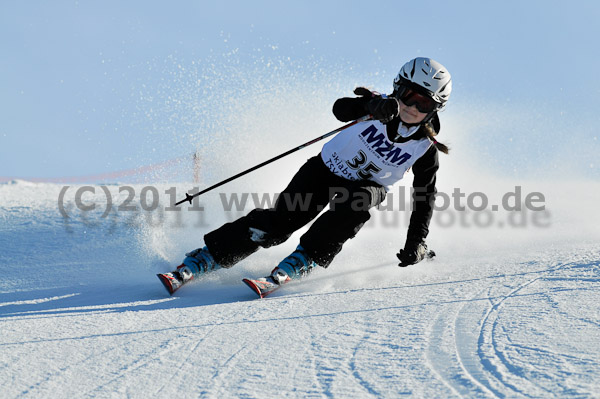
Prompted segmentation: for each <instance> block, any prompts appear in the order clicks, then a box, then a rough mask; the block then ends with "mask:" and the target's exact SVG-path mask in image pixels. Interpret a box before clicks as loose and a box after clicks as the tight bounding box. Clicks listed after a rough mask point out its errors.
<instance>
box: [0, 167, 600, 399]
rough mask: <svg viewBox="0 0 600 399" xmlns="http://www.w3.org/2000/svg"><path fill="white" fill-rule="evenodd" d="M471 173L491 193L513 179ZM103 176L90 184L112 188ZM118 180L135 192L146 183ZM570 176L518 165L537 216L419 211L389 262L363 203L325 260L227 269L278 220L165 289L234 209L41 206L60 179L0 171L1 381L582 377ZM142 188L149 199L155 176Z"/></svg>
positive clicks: (584, 392)
mask: <svg viewBox="0 0 600 399" xmlns="http://www.w3.org/2000/svg"><path fill="white" fill-rule="evenodd" d="M285 170H286V171H289V170H292V169H285ZM446 180H450V179H446ZM488 182H489V180H488ZM489 183H490V184H489V187H483V188H481V187H479V190H480V191H485V193H486V194H488V195H489V196H490V200H491V201H493V200H497V199H498V198H499V197H498V195H500V194H501V193H503V192H506V191H507V190H510V189H513V188H514V187H512V186H511V184H512V183H510V184H509V183H506V182H504V181H502V180H495V181H493V182H489ZM449 184H450V183H449ZM452 184H456V181H452ZM461 184H462V185H461V186H460V187H462V188H463V189H464V190H465V192H467V193H468V192H470V191H469V190H470V187H469V184H468V181H465V182H461ZM122 186H123V185H116V184H113V185H107V186H104V187H105V188H106V189H107V190H108V192H110V193H111V199H112V202H113V205H114V207H117V206H118V205H123V203H124V201H125V200H126V199H127V196H128V192H127V191H125V190H124V191H122V192H119V189H120V187H122ZM188 186H189V184H182V185H176V186H175V187H176V188H177V190H178V194H177V196H178V197H180V196H181V193H183V192H184V191H185V190H186V189H187V188H188ZM131 187H132V189H133V191H134V192H135V197H134V199H133V201H132V202H131V205H136V206H137V207H138V208H139V207H140V204H141V200H140V197H139V195H140V193H141V192H142V190H143V189H144V187H147V186H141V185H139V186H131ZM274 187H277V184H274ZM579 187H583V184H582V183H570V185H569V184H563V183H561V184H556V182H553V184H542V183H540V182H537V183H531V182H530V183H527V184H523V191H524V192H531V191H539V192H542V193H544V196H545V204H546V211H547V212H548V214H545V216H544V217H545V219H544V221H543V223H541V224H540V225H539V226H538V225H531V224H532V223H533V222H532V221H531V220H533V219H528V221H525V222H524V223H528V224H527V225H518V226H517V225H515V224H514V223H515V220H516V219H515V218H514V215H513V216H510V215H509V214H508V213H502V212H498V213H494V215H493V216H494V217H495V218H496V219H497V220H495V221H494V223H493V224H489V225H488V224H486V223H487V222H486V223H484V222H482V220H479V222H478V223H479V224H478V225H474V224H473V223H474V222H473V220H477V219H469V220H471V221H470V222H469V220H463V222H462V224H461V223H460V222H459V221H455V222H454V223H453V224H452V225H449V223H448V222H447V220H446V221H445V222H444V220H442V219H439V220H437V221H436V220H434V223H433V225H432V233H431V234H430V238H429V244H430V246H431V247H432V248H433V249H435V250H436V251H437V253H438V256H437V258H436V259H435V260H433V261H429V262H423V263H422V264H419V265H416V266H412V267H409V268H405V269H401V268H398V267H397V266H396V261H395V257H394V254H395V252H396V251H397V249H398V248H399V247H400V245H402V244H403V241H404V234H405V226H404V225H401V224H400V225H398V223H399V222H398V221H395V222H393V220H394V219H393V217H394V216H393V215H400V216H401V215H403V213H402V212H388V211H380V212H375V213H374V216H373V219H372V222H370V224H369V225H367V226H366V227H365V228H364V230H363V231H362V232H361V233H360V234H359V236H358V237H357V238H356V239H354V240H352V241H351V242H349V243H348V244H347V247H346V248H345V249H344V251H343V252H342V253H341V254H340V256H339V257H338V258H336V261H335V262H334V264H332V266H331V267H330V268H329V269H327V270H318V271H316V272H315V273H314V274H313V275H311V276H310V277H309V278H307V279H306V280H304V281H301V282H298V283H295V284H291V285H289V286H286V287H285V288H284V289H282V290H280V291H279V292H277V293H275V294H274V295H273V296H272V297H269V298H266V299H263V300H258V299H256V296H255V294H253V293H252V292H251V291H250V290H249V289H248V288H247V287H246V286H245V285H244V284H243V283H241V278H243V277H247V276H261V275H264V274H265V273H266V272H269V271H270V270H271V268H272V267H273V266H274V264H276V263H277V262H278V261H279V260H280V259H281V258H282V257H283V256H285V255H286V254H287V253H289V252H290V251H291V250H292V248H293V247H294V246H295V245H296V242H297V237H298V236H297V235H295V236H293V237H292V239H290V240H289V241H288V242H286V243H285V244H283V245H281V246H280V247H276V248H271V249H269V250H263V251H259V252H258V253H256V254H254V255H252V256H251V257H249V258H248V259H247V260H246V261H244V262H242V263H240V264H239V265H237V266H236V267H234V268H232V269H229V270H221V271H219V272H217V273H215V274H213V275H210V276H207V278H205V279H204V280H202V281H198V282H196V283H194V284H192V285H190V286H186V287H184V288H183V289H182V290H181V291H179V292H178V293H177V295H176V296H174V297H169V296H168V295H167V294H166V292H165V290H164V288H163V287H162V286H161V284H160V282H159V281H158V279H157V278H156V277H155V275H154V274H155V273H156V272H161V271H167V270H169V269H170V268H171V267H172V266H173V265H176V264H177V262H179V261H180V260H181V259H182V257H183V254H184V252H185V251H188V250H190V249H193V248H195V247H197V246H199V245H201V244H202V234H203V233H204V232H206V231H208V230H209V229H210V228H211V227H215V226H218V225H219V224H220V223H222V222H224V221H227V220H229V219H230V218H233V217H235V215H232V214H227V213H225V212H222V211H221V212H218V211H217V210H219V209H222V204H220V203H219V201H220V197H219V196H218V195H217V194H216V193H215V194H213V195H209V196H207V197H206V199H205V200H203V202H202V205H203V206H205V209H207V210H210V212H209V211H206V212H204V213H199V212H194V211H183V212H181V213H178V212H167V211H165V212H158V211H154V212H151V213H144V212H140V211H126V210H123V211H119V210H118V209H112V210H110V211H109V212H108V213H107V215H104V213H105V210H106V204H107V202H108V201H107V196H106V193H105V191H103V189H102V187H101V186H94V188H95V194H93V193H91V192H89V188H88V192H86V193H84V194H83V202H82V204H80V205H82V206H91V205H93V204H95V205H96V206H97V207H96V209H95V210H90V211H81V210H80V209H78V208H77V205H76V204H75V203H74V198H75V196H76V195H75V194H76V191H77V189H79V188H82V186H75V187H70V188H68V189H67V191H66V192H65V193H63V194H64V196H63V201H62V204H61V205H62V206H60V207H59V197H60V196H61V190H63V186H61V185H57V184H45V183H35V184H34V183H28V182H24V181H13V182H9V183H3V184H0V220H1V224H0V248H2V250H1V251H0V270H1V271H2V274H3V276H4V277H3V278H2V280H1V281H0V331H1V334H0V385H2V390H3V391H2V397H4V398H16V397H27V398H80V397H81V398H86V397H135V398H146V397H182V398H197V397H203V398H204V397H206V398H264V397H268V398H281V397H297V398H306V397H309V398H323V397H326V398H329V397H331V398H350V397H355V398H358V397H360V398H375V397H386V398H397V397H439V398H442V397H443V398H447V397H600V394H599V392H600V383H599V382H598V381H600V366H599V365H600V344H599V343H600V305H599V303H600V285H599V281H600V244H599V242H600V241H599V240H598V239H599V238H600V234H598V232H599V229H598V226H597V224H598V223H597V222H598V219H597V217H596V216H595V209H596V204H595V203H594V199H593V198H590V197H591V196H587V197H586V196H583V195H582V197H581V198H578V200H577V206H576V207H574V206H573V205H572V202H573V200H572V198H571V195H572V193H573V192H577V191H576V190H577V188H579ZM585 187H586V190H589V191H587V192H588V193H598V192H600V191H599V189H600V186H599V185H598V184H597V183H590V182H588V183H586V184H585ZM156 188H157V190H158V192H159V193H160V194H161V195H160V198H161V202H160V207H159V208H158V209H159V210H160V209H163V208H165V207H166V206H168V204H169V196H168V195H166V194H164V191H165V190H168V189H169V188H170V186H169V187H167V186H166V185H164V186H156ZM440 189H441V190H444V189H445V187H444V186H443V185H442V186H441V187H440ZM447 190H448V191H449V192H451V190H450V189H449V188H447ZM574 190H575V191H574ZM148 192H149V189H146V191H145V193H146V195H148ZM148 198H151V197H148ZM492 199H493V200H492ZM146 205H148V204H147V203H146ZM220 207H221V208H220ZM61 209H62V211H61ZM248 209H249V208H248ZM61 212H64V215H63V214H61ZM440 213H443V212H440ZM200 214H206V215H205V216H203V217H205V219H202V218H201V217H199V216H198V215H200ZM65 215H66V216H65ZM161 215H162V216H161ZM473 216H474V214H471V217H473ZM488 216H489V214H488ZM446 217H450V216H446ZM161 218H162V219H161ZM390 218H391V219H390ZM390 220H392V222H390ZM511 221H512V223H513V224H512V225H508V224H507V223H508V222H511ZM484 225H485V226H484Z"/></svg>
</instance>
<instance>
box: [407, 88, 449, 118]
mask: <svg viewBox="0 0 600 399" xmlns="http://www.w3.org/2000/svg"><path fill="white" fill-rule="evenodd" d="M398 100H400V101H402V102H403V103H404V105H406V106H407V107H410V106H413V105H416V106H417V109H418V110H419V112H421V113H423V114H428V113H430V112H433V111H435V110H437V109H439V108H440V106H441V104H439V103H438V102H436V101H435V100H434V99H433V98H431V97H429V96H426V95H423V94H421V93H419V92H418V91H416V90H414V89H411V88H410V87H406V88H405V89H404V91H403V92H402V94H401V95H400V96H398Z"/></svg>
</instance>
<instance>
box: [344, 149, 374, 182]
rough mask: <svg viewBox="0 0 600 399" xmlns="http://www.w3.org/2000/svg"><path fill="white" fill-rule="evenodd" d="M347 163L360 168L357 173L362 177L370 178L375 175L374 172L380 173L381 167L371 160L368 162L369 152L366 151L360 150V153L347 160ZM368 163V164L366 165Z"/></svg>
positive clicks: (357, 168) (354, 167)
mask: <svg viewBox="0 0 600 399" xmlns="http://www.w3.org/2000/svg"><path fill="white" fill-rule="evenodd" d="M346 164H347V165H348V166H349V167H350V168H352V169H355V170H358V172H356V174H357V175H358V176H359V177H360V178H361V179H365V180H368V179H370V178H371V177H373V173H379V172H380V171H381V168H380V167H379V166H377V165H375V164H374V163H373V162H371V161H369V162H368V163H367V154H365V153H364V151H362V150H360V151H358V155H356V156H355V157H354V158H352V160H351V161H346ZM365 164H366V165H365Z"/></svg>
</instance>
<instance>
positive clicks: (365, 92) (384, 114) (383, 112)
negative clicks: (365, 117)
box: [354, 87, 400, 123]
mask: <svg viewBox="0 0 600 399" xmlns="http://www.w3.org/2000/svg"><path fill="white" fill-rule="evenodd" d="M354 94H356V95H357V96H361V97H363V98H365V99H367V102H366V104H365V110H366V111H367V112H368V113H369V114H371V115H372V116H373V119H377V120H379V121H381V122H382V123H388V122H389V121H391V120H392V119H394V118H395V117H397V116H398V115H399V114H400V103H399V102H398V100H397V99H396V98H395V97H390V98H384V97H383V96H382V95H381V94H379V93H378V92H376V91H371V90H369V89H367V88H366V87H357V88H356V89H354ZM369 99H370V100H369Z"/></svg>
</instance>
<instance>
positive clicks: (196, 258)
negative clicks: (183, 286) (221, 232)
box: [177, 247, 221, 283]
mask: <svg viewBox="0 0 600 399" xmlns="http://www.w3.org/2000/svg"><path fill="white" fill-rule="evenodd" d="M185 256H186V257H185V259H184V260H183V263H182V264H181V265H180V266H178V267H177V271H178V272H179V275H180V276H181V279H182V280H183V282H184V283H187V282H188V281H189V280H193V279H194V278H197V277H200V276H202V275H203V274H205V273H208V272H212V271H215V270H217V269H220V268H221V266H219V265H218V264H217V262H215V259H214V258H213V257H212V255H211V254H210V252H208V248H206V247H204V248H198V249H195V250H193V251H192V252H188V253H187V254H185Z"/></svg>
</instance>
